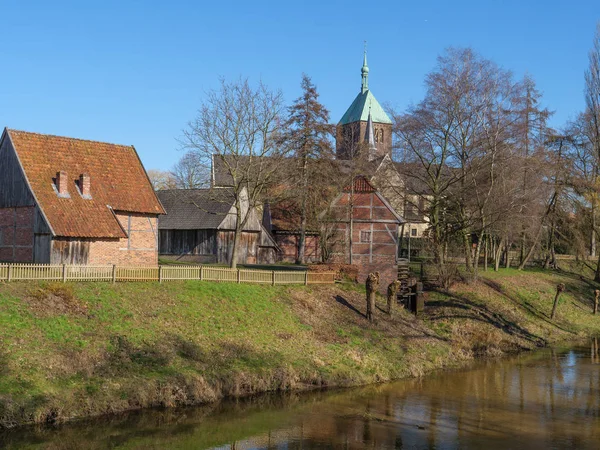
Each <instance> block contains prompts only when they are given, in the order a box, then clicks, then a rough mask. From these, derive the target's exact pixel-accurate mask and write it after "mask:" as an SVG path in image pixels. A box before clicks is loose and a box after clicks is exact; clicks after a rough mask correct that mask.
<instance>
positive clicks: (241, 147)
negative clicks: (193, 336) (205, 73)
mask: <svg viewBox="0 0 600 450" xmlns="http://www.w3.org/2000/svg"><path fill="white" fill-rule="evenodd" d="M283 108H284V107H283V99H282V94H281V92H279V91H275V92H274V91H271V90H270V89H268V88H267V86H265V85H264V84H263V83H258V84H257V85H256V86H252V85H250V83H249V82H248V80H245V79H240V80H238V81H235V82H227V81H225V80H221V85H220V88H219V89H218V90H212V91H209V92H208V93H207V95H206V99H205V101H204V103H203V104H202V106H201V107H200V109H199V110H198V114H197V116H196V118H195V119H194V120H192V121H191V122H189V124H188V126H187V128H186V129H185V130H184V132H183V139H182V144H183V146H184V148H186V149H187V150H188V151H189V152H191V154H193V155H194V157H195V158H197V161H198V164H199V165H200V166H201V167H203V168H204V170H212V175H213V184H212V189H219V187H227V188H229V189H230V190H231V192H232V196H233V199H234V206H235V210H236V217H235V219H236V220H235V231H234V239H233V249H232V255H231V262H230V266H231V267H232V268H235V267H236V265H237V259H238V253H239V248H240V240H241V235H242V230H243V229H244V227H245V225H246V223H247V221H248V219H249V218H250V216H251V213H252V211H253V210H255V209H256V208H259V207H261V206H262V204H263V202H264V201H265V199H266V196H267V194H268V192H269V190H270V189H272V188H275V187H276V186H277V185H278V184H279V181H280V179H281V178H280V177H281V175H282V174H283V169H284V168H285V166H286V159H287V158H286V157H285V156H286V154H287V150H286V149H285V147H283V148H282V147H281V146H280V144H281V138H280V135H281V131H282V120H281V115H282V112H283ZM215 177H219V179H218V180H216V179H214V178H215ZM215 198H219V196H218V195H216V196H215ZM244 204H247V205H248V207H246V208H244V207H243V205H244Z"/></svg>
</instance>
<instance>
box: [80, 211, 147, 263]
mask: <svg viewBox="0 0 600 450" xmlns="http://www.w3.org/2000/svg"><path fill="white" fill-rule="evenodd" d="M117 219H118V220H119V223H120V224H121V226H122V227H123V229H124V230H125V232H126V233H127V235H128V236H129V237H128V238H123V239H118V240H117V239H97V240H93V241H92V242H91V243H90V250H89V260H88V264H91V265H94V264H98V265H104V264H116V265H123V266H155V265H157V264H158V238H157V236H158V219H157V217H156V216H154V217H152V216H147V215H143V214H128V213H117Z"/></svg>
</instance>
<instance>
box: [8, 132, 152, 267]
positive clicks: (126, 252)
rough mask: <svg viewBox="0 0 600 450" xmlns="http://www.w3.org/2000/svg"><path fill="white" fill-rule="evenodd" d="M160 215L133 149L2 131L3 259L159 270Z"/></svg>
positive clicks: (150, 187) (148, 182) (79, 140)
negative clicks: (147, 267) (132, 266)
mask: <svg viewBox="0 0 600 450" xmlns="http://www.w3.org/2000/svg"><path fill="white" fill-rule="evenodd" d="M160 214H164V210H163V208H162V205H161V204H160V202H159V200H158V198H157V197H156V195H155V193H154V190H153V189H152V186H151V184H150V181H149V179H148V176H147V175H146V171H145V170H144V167H143V166H142V163H141V161H140V159H139V157H138V155H137V152H136V151H135V148H134V147H133V146H123V145H114V144H107V143H102V142H95V141H86V140H81V139H72V138H66V137H58V136H51V135H42V134H37V133H29V132H24V131H17V130H9V129H5V130H4V132H3V133H2V137H1V139H0V261H2V262H21V263H31V262H35V263H51V264H98V265H104V264H119V265H156V264H158V224H157V222H158V216H159V215H160Z"/></svg>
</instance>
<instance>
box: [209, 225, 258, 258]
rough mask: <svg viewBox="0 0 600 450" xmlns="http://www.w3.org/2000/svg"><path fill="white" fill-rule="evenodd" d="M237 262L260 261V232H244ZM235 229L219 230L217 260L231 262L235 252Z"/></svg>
mask: <svg viewBox="0 0 600 450" xmlns="http://www.w3.org/2000/svg"><path fill="white" fill-rule="evenodd" d="M240 239H241V242H240V247H239V251H238V255H237V262H238V263H240V264H256V263H257V262H258V242H259V239H260V233H259V232H249V231H244V232H242V236H241V237H240ZM233 240H234V232H233V231H219V233H218V235H217V262H218V263H220V264H229V262H230V260H231V256H232V254H233Z"/></svg>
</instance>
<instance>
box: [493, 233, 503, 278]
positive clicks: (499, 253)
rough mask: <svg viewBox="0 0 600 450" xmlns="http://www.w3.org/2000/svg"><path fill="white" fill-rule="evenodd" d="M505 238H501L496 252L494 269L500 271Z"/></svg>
mask: <svg viewBox="0 0 600 450" xmlns="http://www.w3.org/2000/svg"><path fill="white" fill-rule="evenodd" d="M503 242H504V240H503V239H500V241H499V242H498V246H497V247H496V252H495V253H494V271H495V272H498V270H500V259H501V258H502V243H503Z"/></svg>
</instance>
